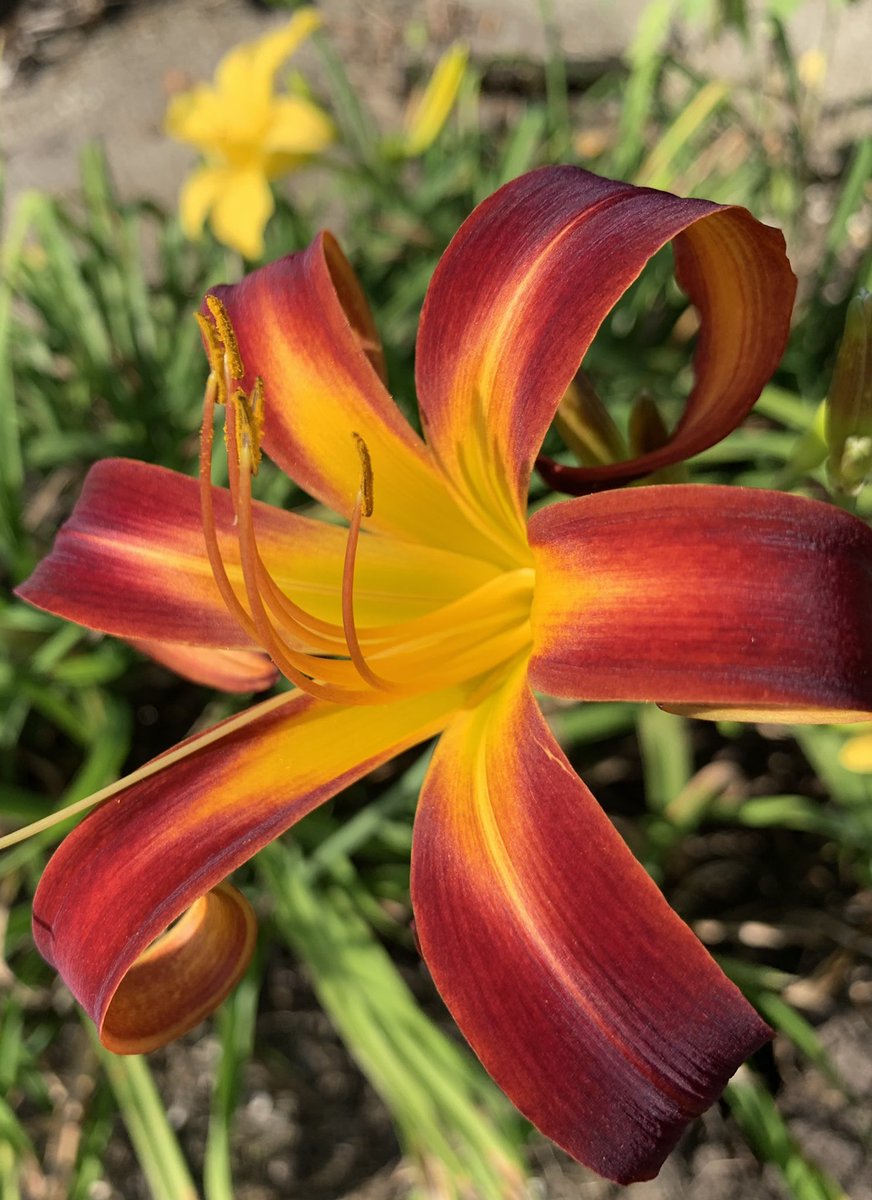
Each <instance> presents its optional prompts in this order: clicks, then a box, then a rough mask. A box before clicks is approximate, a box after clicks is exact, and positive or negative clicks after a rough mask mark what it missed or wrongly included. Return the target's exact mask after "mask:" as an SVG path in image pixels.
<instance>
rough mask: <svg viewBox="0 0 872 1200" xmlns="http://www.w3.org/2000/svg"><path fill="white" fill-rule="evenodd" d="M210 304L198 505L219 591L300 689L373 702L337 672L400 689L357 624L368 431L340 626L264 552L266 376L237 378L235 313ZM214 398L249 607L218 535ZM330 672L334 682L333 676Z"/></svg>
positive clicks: (369, 488)
mask: <svg viewBox="0 0 872 1200" xmlns="http://www.w3.org/2000/svg"><path fill="white" fill-rule="evenodd" d="M206 305H207V307H208V309H209V312H210V314H211V316H212V318H213V320H214V325H212V324H211V323H210V322H209V321H207V320H206V319H205V318H204V317H203V316H202V314H197V320H198V323H199V325H200V328H201V330H202V332H203V338H204V341H205V343H206V347H207V353H208V356H209V362H210V365H211V367H212V371H211V374H210V376H209V381H208V383H207V385H206V395H205V400H204V406H203V425H202V428H201V433H200V509H201V515H202V522H203V533H204V538H205V542H206V552H207V555H208V558H209V565H210V567H211V569H212V575H213V577H214V579H215V584H216V586H217V587H218V590H219V592H220V593H221V597H222V599H223V600H224V603H225V605H226V606H227V609H228V611H229V612H230V614H231V615H232V616H233V617H234V618H235V620H236V621H237V622H238V623H239V625H240V626H241V628H242V629H243V630H244V631H245V633H246V634H247V635H248V636H249V637H250V638H251V639H252V640H253V641H256V642H259V643H260V645H262V646H263V648H264V649H265V650H266V651H267V652H268V653H269V655H270V657H271V658H272V660H273V662H274V663H275V664H276V666H277V667H278V668H279V670H280V671H281V672H282V673H283V674H284V675H285V676H286V678H287V679H288V680H290V682H291V683H293V684H295V685H296V686H297V687H299V688H300V689H301V690H302V691H305V692H308V693H309V694H310V695H312V696H317V697H319V698H321V699H324V700H329V701H332V702H334V703H349V702H351V703H366V702H367V701H369V702H373V701H374V700H375V697H373V696H372V695H371V694H369V693H368V692H361V691H359V690H356V689H355V690H352V689H350V688H346V687H343V686H342V684H341V683H339V682H337V677H338V678H339V679H343V677H346V678H347V675H348V672H349V671H351V670H354V671H356V673H357V675H358V676H359V678H360V679H361V680H362V681H363V682H364V683H366V684H368V685H369V687H370V688H374V689H377V690H379V691H390V692H396V691H397V690H399V689H398V688H397V686H396V685H394V684H391V683H390V682H388V681H386V680H383V679H381V678H380V677H379V676H378V675H376V673H375V672H374V671H373V670H372V669H371V668H370V667H369V665H368V664H367V662H366V660H365V658H364V656H363V651H362V650H361V646H360V639H359V638H358V635H357V630H356V627H355V624H354V599H353V588H354V563H355V558H356V553H357V543H358V538H359V534H360V522H361V517H362V516H363V515H366V516H371V515H372V510H373V485H372V463H371V461H370V456H369V449H368V447H367V445H366V443H365V442H364V440H363V438H361V437H360V436H359V434H356V433H355V434H354V435H353V436H354V439H355V444H356V446H357V451H358V454H359V456H360V463H361V483H360V489H359V492H358V498H357V503H356V505H355V510H354V513H353V516H352V522H351V528H350V529H349V536H348V542H347V544H346V551H345V562H344V567H343V578H342V605H341V606H342V625H341V626H339V625H336V624H334V623H332V622H329V621H323V620H321V619H320V618H318V617H315V616H313V615H312V614H310V613H307V612H306V611H305V610H304V609H302V608H300V607H299V606H298V605H296V604H295V603H294V602H293V601H292V600H290V599H289V598H288V597H287V596H285V595H284V593H283V592H282V591H281V589H280V588H279V587H278V586H277V584H276V583H275V580H274V579H273V578H272V576H271V575H270V573H269V571H268V570H267V568H266V566H265V564H264V562H263V559H262V557H261V555H260V551H259V549H258V546H257V539H256V536H255V532H254V514H253V501H252V495H251V477H252V475H256V474H257V471H258V468H259V466H260V461H261V438H262V434H263V421H264V389H263V381H262V380H261V379H260V377H258V378H256V379H255V381H254V386H253V388H252V390H251V393H250V395H249V394H246V392H245V391H244V390H243V389H242V388H240V387H238V386H235V383H236V381H238V380H239V379H240V378H241V377H242V375H243V374H244V368H243V365H242V361H241V357H240V354H239V346H238V343H237V341H236V336H235V333H234V331H233V327H232V325H231V322H230V317H229V315H228V313H227V310H226V308H225V307H224V305H223V304H222V303H221V301H220V300H219V299H218V297H217V296H213V295H207V297H206ZM216 402H217V403H222V402H223V403H224V404H225V406H226V418H225V422H224V438H225V442H226V445H227V467H228V477H229V483H230V497H231V502H232V504H233V511H234V516H235V518H236V526H237V534H238V538H239V551H240V565H241V568H242V577H243V582H244V585H245V592H246V596H247V599H248V606H249V609H250V612H249V611H248V610H247V609H246V608H245V606H244V605H243V604H242V603H241V601H240V600H239V598H238V597H237V595H236V592H235V591H234V589H233V586H232V584H231V583H230V580H229V578H228V575H227V571H226V568H225V566H224V560H223V557H222V554H221V548H220V546H219V543H218V533H217V527H216V523H215V510H214V500H213V495H212V478H211V476H212V449H213V444H214V413H215V404H216ZM268 610H269V611H268ZM288 636H290V637H291V638H293V639H295V640H296V641H297V642H298V643H301V644H302V646H303V647H305V649H296V648H295V647H294V645H293V644H292V642H290V641H289V640H288ZM312 649H314V650H316V651H321V652H322V653H325V654H328V655H330V656H331V657H330V658H326V659H325V658H320V657H318V655H317V654H312V653H309V652H308V651H309V650H312ZM346 653H347V654H348V656H349V658H350V662H349V661H347V660H345V661H341V656H343V655H345V654H346ZM325 676H327V679H325ZM330 677H332V679H333V681H334V682H328V679H329V678H330Z"/></svg>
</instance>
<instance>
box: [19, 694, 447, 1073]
mask: <svg viewBox="0 0 872 1200" xmlns="http://www.w3.org/2000/svg"><path fill="white" fill-rule="evenodd" d="M462 700H463V696H462V694H461V693H460V692H459V691H457V690H454V691H450V692H442V693H438V694H436V693H432V694H430V695H427V696H423V697H415V698H413V699H405V700H403V701H401V702H398V703H394V704H387V705H382V706H380V707H379V708H378V709H366V708H364V709H349V708H343V707H338V706H336V705H332V704H326V703H324V702H322V701H316V700H313V699H312V698H311V697H309V696H303V695H301V694H299V693H294V694H290V695H285V696H280V697H275V698H273V699H272V700H268V701H265V702H264V703H263V704H261V705H259V706H257V707H256V708H255V709H252V710H249V711H248V712H247V713H245V714H243V715H242V716H241V717H235V718H230V719H229V720H228V721H225V722H224V723H223V725H221V726H218V727H216V729H215V730H207V731H206V732H205V733H203V734H199V735H197V736H195V737H194V738H192V739H189V741H188V742H187V743H185V744H183V747H177V748H176V750H175V751H171V752H168V754H166V755H164V756H163V758H164V759H165V760H166V763H167V765H166V766H165V769H163V770H161V771H159V772H158V773H156V774H154V775H152V776H151V777H150V778H147V779H145V780H144V781H141V782H139V783H135V784H133V785H132V786H131V787H130V788H129V789H127V790H126V791H123V792H120V793H118V794H117V795H116V796H114V797H113V798H112V799H109V800H107V801H106V802H105V803H104V804H103V805H102V806H101V807H100V808H98V809H96V810H95V811H94V812H93V813H91V815H90V816H88V817H87V818H86V819H85V820H84V821H83V822H82V823H81V824H80V825H79V826H78V827H77V828H76V829H75V830H74V831H73V832H72V833H71V834H69V836H68V837H67V838H66V839H65V841H64V842H63V843H62V844H61V846H60V847H59V848H58V850H57V851H56V852H55V854H54V856H53V857H52V859H51V860H50V862H49V864H48V866H47V867H46V869H45V872H44V873H43V876H42V879H41V881H40V884H39V887H38V889H37V893H36V897H35V900H34V909H33V913H34V916H33V921H34V937H35V940H36V943H37V946H38V948H39V950H40V952H41V953H42V955H43V957H45V958H46V959H47V960H48V961H49V962H50V963H52V964H53V965H54V966H55V967H56V968H57V970H58V971H59V972H60V974H61V975H62V976H63V978H64V980H65V981H66V983H67V985H68V986H69V988H70V990H71V991H72V992H73V994H74V995H75V996H76V997H77V998H78V1000H79V1001H80V1003H81V1004H82V1006H83V1007H84V1008H85V1010H86V1011H87V1012H88V1013H89V1015H90V1016H91V1017H92V1018H93V1020H94V1021H95V1022H96V1024H97V1026H98V1028H99V1029H100V1032H101V1037H102V1040H103V1042H104V1043H105V1044H106V1045H107V1046H108V1047H109V1048H110V1049H112V1050H115V1051H116V1052H118V1053H140V1052H145V1051H147V1050H151V1049H154V1048H155V1047H156V1046H159V1045H163V1044H164V1043H165V1042H167V1041H170V1040H171V1039H172V1038H174V1037H177V1036H179V1035H180V1034H181V1033H183V1032H185V1030H187V1029H190V1028H192V1027H193V1026H194V1025H195V1024H197V1023H198V1021H200V1020H201V1019H202V1018H203V1017H204V1016H205V1015H206V1013H208V1012H209V1011H211V1010H212V1009H214V1008H215V1007H216V1006H217V1005H218V1004H219V1003H220V1002H221V1000H222V999H223V998H224V996H225V995H226V994H227V992H228V991H229V990H230V989H231V988H232V987H233V986H234V984H235V983H236V982H237V981H238V979H239V977H240V974H241V972H242V971H243V970H244V969H245V965H246V962H247V959H248V957H249V955H250V952H251V948H252V932H251V930H252V921H251V917H250V914H249V912H248V909H247V905H246V902H245V901H244V900H243V899H242V898H241V897H240V896H239V894H238V893H237V892H235V891H234V889H231V888H229V887H227V886H226V885H225V886H224V887H223V888H221V889H220V890H219V894H218V895H216V894H215V892H214V889H215V888H216V887H217V886H218V885H219V884H221V883H222V881H223V880H224V879H225V877H226V876H227V875H228V874H229V872H231V871H233V870H234V869H235V868H236V867H238V866H239V865H240V864H241V863H243V862H245V861H246V860H247V859H249V858H250V857H251V856H252V855H253V854H254V853H256V851H257V850H259V849H260V848H261V847H262V846H264V845H266V844H267V843H268V842H269V841H272V839H273V838H275V837H277V836H278V835H279V834H280V833H282V832H283V831H284V830H285V829H287V828H288V827H289V826H291V825H292V824H294V823H295V822H296V821H297V820H299V819H300V818H301V817H303V816H305V814H306V813H308V812H310V811H311V810H312V809H313V808H315V807H316V806H317V805H318V804H320V803H322V801H324V800H326V799H328V798H329V797H330V796H333V795H335V794H336V793H337V792H339V791H340V790H341V789H342V788H344V787H346V786H348V784H350V783H352V782H353V781H354V780H356V779H359V778H361V776H363V775H365V774H367V773H368V772H369V771H371V770H372V769H373V768H374V767H376V766H378V765H379V764H380V763H383V762H385V761H387V760H388V759H390V758H392V757H393V756H394V755H395V754H398V753H399V752H400V751H401V750H403V749H406V748H407V747H409V746H412V745H414V744H415V743H417V742H420V741H423V740H425V739H426V738H428V737H430V736H432V735H433V734H435V733H438V732H439V730H440V729H441V728H442V727H443V726H444V725H445V723H446V721H447V720H448V719H449V718H450V715H451V713H452V712H453V711H455V710H456V709H457V707H458V706H459V704H460V703H462ZM157 761H158V762H160V760H157ZM186 910H188V911H187V912H186ZM182 913H185V916H184V918H183V920H182V921H181V922H180V923H179V925H176V926H174V927H173V929H171V930H170V932H169V934H168V935H167V936H166V937H165V938H161V935H162V933H163V931H164V930H166V929H167V927H168V926H169V925H170V924H171V923H172V922H173V921H174V920H175V919H176V918H177V917H179V916H180V915H181V914H182ZM110 914H111V919H107V918H108V917H109V916H110ZM159 938H160V940H156V939H159ZM131 972H132V974H131ZM116 999H117V1007H116Z"/></svg>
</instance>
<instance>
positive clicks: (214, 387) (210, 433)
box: [200, 372, 257, 642]
mask: <svg viewBox="0 0 872 1200" xmlns="http://www.w3.org/2000/svg"><path fill="white" fill-rule="evenodd" d="M219 393H220V384H219V382H218V377H217V376H216V375H215V373H214V372H212V373H211V374H210V375H209V379H208V381H207V383H206V393H205V396H204V398H203V423H202V425H201V426H200V519H201V522H202V525H203V538H204V540H205V543H206V554H207V556H208V558H209V566H210V567H211V568H212V577H213V578H214V580H215V585H216V586H217V588H218V591H219V592H220V593H221V599H222V600H223V601H224V603H225V605H226V606H227V609H228V611H229V612H230V615H231V616H232V617H234V618H235V619H236V620H237V621H238V622H239V624H240V626H241V627H242V629H243V630H244V631H245V633H246V634H248V636H249V637H250V638H251V640H252V641H254V642H256V641H257V630H256V628H255V626H254V624H253V622H252V620H251V617H250V616H249V615H248V613H247V612H246V611H245V609H244V608H243V606H242V605H241V604H240V602H239V600H238V599H237V597H236V592H234V590H233V585H232V584H231V582H230V580H229V579H228V577H227V572H226V570H225V569H224V560H223V558H222V557H221V548H220V546H219V545H218V530H217V527H216V525H215V505H214V502H213V499H212V444H213V441H214V433H215V431H214V423H215V400H216V396H217V395H218V394H219Z"/></svg>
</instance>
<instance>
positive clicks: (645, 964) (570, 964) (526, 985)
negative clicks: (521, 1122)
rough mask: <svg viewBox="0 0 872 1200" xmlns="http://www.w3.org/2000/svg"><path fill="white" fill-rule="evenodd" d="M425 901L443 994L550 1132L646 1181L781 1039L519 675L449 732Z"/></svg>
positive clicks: (421, 904)
mask: <svg viewBox="0 0 872 1200" xmlns="http://www.w3.org/2000/svg"><path fill="white" fill-rule="evenodd" d="M412 859H413V861H412V899H413V904H414V909H415V922H416V928H417V932H418V937H419V939H420V944H421V948H422V951H423V954H424V957H425V959H426V961H427V964H428V966H429V967H430V970H431V972H432V974H433V978H434V980H435V983H436V986H437V987H438V989H439V991H440V992H441V994H442V997H443V999H444V1000H445V1002H446V1004H447V1005H448V1007H449V1009H450V1010H451V1012H452V1014H453V1016H454V1018H455V1020H456V1021H457V1023H458V1025H459V1026H460V1029H461V1031H462V1032H463V1034H464V1036H465V1037H466V1038H467V1039H468V1041H469V1042H470V1044H471V1046H472V1048H473V1049H474V1050H475V1052H476V1054H477V1055H478V1056H479V1058H480V1059H481V1061H482V1063H483V1064H484V1066H485V1067H486V1068H487V1070H488V1071H489V1072H490V1074H491V1075H492V1076H493V1077H494V1079H495V1080H496V1082H497V1083H498V1084H499V1085H500V1087H501V1088H503V1090H504V1091H505V1092H506V1094H507V1095H508V1096H509V1097H510V1099H511V1100H512V1101H513V1102H514V1103H515V1104H516V1105H517V1106H518V1108H519V1109H520V1110H521V1112H523V1113H524V1114H525V1115H526V1116H527V1117H528V1118H529V1119H530V1120H531V1121H532V1122H533V1123H534V1124H535V1125H537V1126H538V1127H539V1128H540V1129H541V1130H542V1131H543V1133H545V1134H547V1136H548V1137H550V1138H552V1139H553V1140H554V1141H556V1142H557V1143H558V1144H559V1145H561V1146H562V1147H564V1149H566V1150H567V1151H568V1152H569V1153H570V1154H572V1155H573V1156H574V1157H576V1158H577V1159H579V1160H580V1161H582V1162H584V1163H586V1164H587V1165H588V1166H590V1167H592V1168H593V1169H594V1170H596V1171H598V1172H600V1174H602V1175H606V1176H608V1177H609V1178H611V1179H615V1180H617V1181H618V1182H620V1183H629V1182H631V1181H633V1180H637V1179H647V1178H650V1177H652V1176H653V1175H655V1174H656V1173H657V1170H658V1169H659V1167H660V1165H661V1164H662V1162H663V1160H664V1158H665V1157H666V1155H667V1154H668V1153H669V1151H670V1150H671V1149H672V1147H673V1146H674V1144H675V1142H676V1141H677V1139H678V1137H679V1135H680V1133H681V1132H682V1130H683V1128H684V1126H685V1125H686V1123H687V1122H688V1121H689V1120H691V1119H692V1118H693V1117H695V1116H697V1115H698V1114H699V1113H701V1112H702V1111H703V1110H704V1109H705V1108H707V1107H708V1106H709V1105H710V1104H711V1103H712V1102H713V1101H714V1100H715V1098H716V1097H717V1096H718V1095H719V1093H720V1091H721V1090H722V1088H723V1087H724V1085H725V1083H726V1082H727V1080H728V1079H729V1077H730V1075H731V1074H732V1073H733V1071H735V1069H736V1068H737V1067H738V1065H739V1064H740V1063H741V1062H742V1061H743V1059H744V1058H746V1057H747V1056H748V1055H749V1054H750V1053H752V1052H753V1051H754V1050H755V1049H757V1048H758V1047H759V1046H760V1045H761V1044H762V1043H763V1042H764V1041H765V1040H766V1039H767V1037H768V1036H769V1031H768V1029H767V1027H766V1026H765V1025H764V1023H763V1022H762V1021H761V1020H760V1018H759V1017H758V1016H757V1014H756V1013H755V1012H754V1011H753V1009H752V1008H751V1007H750V1006H749V1005H748V1004H747V1003H746V1001H745V1000H744V999H743V998H742V996H741V995H740V993H739V992H738V990H737V989H736V988H735V987H734V986H733V984H731V983H730V982H729V981H728V980H727V979H726V978H725V976H724V975H723V974H722V973H721V971H720V970H719V969H718V967H717V966H716V965H715V963H714V962H713V961H712V959H711V958H710V957H709V956H708V954H707V953H706V951H705V950H704V949H703V947H702V945H701V944H700V943H699V942H698V941H697V939H696V938H695V937H694V936H693V934H692V933H691V932H690V930H689V929H688V928H687V927H686V926H685V925H684V924H683V923H682V922H681V921H680V920H679V918H678V917H677V916H676V915H675V914H674V913H673V912H672V911H671V909H670V908H669V906H668V905H667V904H666V901H665V900H664V899H663V896H662V895H661V894H660V892H659V891H658V890H657V888H656V886H655V885H654V883H653V882H652V880H651V879H650V878H649V876H648V875H647V874H646V873H645V871H644V870H643V869H642V867H641V866H640V865H639V864H638V863H637V862H636V860H635V859H634V858H633V856H632V854H631V853H630V851H629V850H628V849H627V847H626V846H625V844H624V843H623V841H622V840H621V838H620V836H619V835H618V833H617V832H616V830H615V829H614V828H613V826H612V825H611V823H610V822H609V820H608V818H607V817H606V816H605V814H604V813H603V811H602V810H601V809H600V807H599V806H598V804H597V803H596V801H595V800H594V798H593V796H591V794H590V792H589V791H588V790H587V788H586V787H585V786H584V784H583V783H582V782H581V781H580V780H579V779H578V778H577V776H576V775H575V773H574V772H573V771H572V768H571V767H570V765H569V763H568V762H567V760H566V758H565V757H564V755H563V753H562V752H561V750H560V748H559V746H558V745H557V743H556V742H555V741H554V739H553V737H552V735H551V733H550V731H549V730H548V727H547V726H546V724H545V722H544V720H543V719H542V716H541V714H540V713H539V711H538V708H537V707H536V704H535V701H534V700H533V697H532V695H531V694H530V691H529V689H528V688H527V686H526V684H525V683H524V681H523V677H518V678H516V679H515V681H514V682H512V683H511V684H510V685H508V686H507V687H506V688H505V689H504V690H503V691H502V692H499V693H496V694H494V695H493V696H492V697H491V698H490V699H489V700H487V701H486V702H485V703H483V704H482V705H481V706H480V707H479V708H478V709H476V710H473V711H471V712H465V713H463V714H461V715H459V716H458V717H457V718H456V719H455V720H454V721H453V722H452V724H451V725H450V726H449V728H448V729H447V730H446V732H445V734H444V735H443V737H442V739H441V741H440V743H439V746H438V747H437V749H436V753H435V756H434V758H433V762H432V765H431V767H430V771H429V773H428V776H427V779H426V782H425V786H424V791H423V794H422V797H421V802H420V805H419V809H418V816H417V819H416V823H415V833H414V844H413V852H412Z"/></svg>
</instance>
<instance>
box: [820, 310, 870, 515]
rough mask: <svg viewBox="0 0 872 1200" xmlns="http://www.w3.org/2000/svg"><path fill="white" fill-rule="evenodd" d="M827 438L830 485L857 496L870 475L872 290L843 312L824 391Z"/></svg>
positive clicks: (837, 489)
mask: <svg viewBox="0 0 872 1200" xmlns="http://www.w3.org/2000/svg"><path fill="white" fill-rule="evenodd" d="M826 440H827V446H828V447H829V458H828V459H827V475H828V477H829V480H830V483H831V485H832V487H833V488H834V489H835V490H836V491H839V492H847V493H848V494H850V495H856V494H857V493H858V492H859V491H860V490H861V489H862V487H863V486H864V484H865V483H866V482H867V480H868V479H869V477H870V475H872V294H870V293H869V292H867V291H865V290H863V291H861V292H860V293H859V294H858V295H857V296H855V297H854V299H853V300H852V301H851V303H850V304H849V305H848V311H847V314H846V316H845V332H844V334H843V335H842V344H841V345H840V346H839V354H838V357H837V359H836V368H835V370H834V371H833V378H832V382H831V384H830V390H829V394H828V396H827V409H826Z"/></svg>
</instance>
